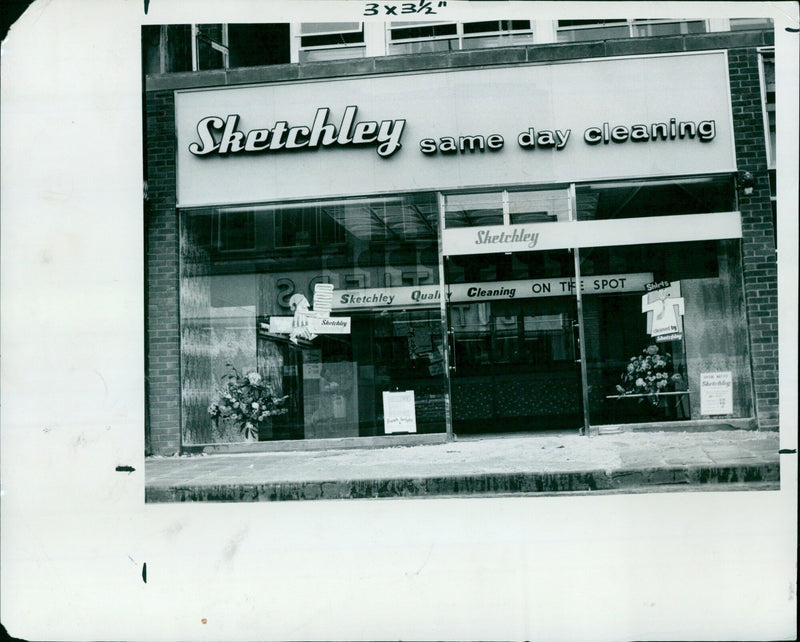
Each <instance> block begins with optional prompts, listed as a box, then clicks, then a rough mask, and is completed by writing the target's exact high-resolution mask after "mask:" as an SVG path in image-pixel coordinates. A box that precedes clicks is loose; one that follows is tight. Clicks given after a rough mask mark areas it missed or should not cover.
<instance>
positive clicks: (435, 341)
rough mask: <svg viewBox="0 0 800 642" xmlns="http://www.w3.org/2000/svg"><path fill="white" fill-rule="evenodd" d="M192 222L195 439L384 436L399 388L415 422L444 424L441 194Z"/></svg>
mask: <svg viewBox="0 0 800 642" xmlns="http://www.w3.org/2000/svg"><path fill="white" fill-rule="evenodd" d="M180 221H181V280H180V304H181V343H182V346H183V348H182V354H181V391H182V392H181V394H182V417H183V424H182V430H183V440H184V443H186V444H199V443H219V442H241V441H249V440H252V439H258V440H262V441H263V440H286V439H316V438H325V437H358V436H374V435H383V434H385V426H384V413H383V392H384V391H395V390H402V391H413V392H414V399H415V407H416V410H415V412H416V415H415V417H416V430H417V432H444V431H445V429H446V426H445V416H444V400H445V397H444V393H445V388H444V368H443V347H442V346H443V341H442V323H441V313H440V304H439V297H438V296H436V295H435V294H434V293H435V292H438V277H439V269H438V207H437V199H436V197H435V195H432V194H421V195H413V196H407V197H387V198H370V199H367V198H361V199H341V200H330V201H315V202H308V203H296V204H285V205H259V206H256V205H254V206H247V207H219V208H204V209H198V210H185V211H182V212H181V213H180ZM412 291H414V292H417V293H418V294H417V295H413V292H412ZM399 296H405V297H406V298H407V301H405V300H404V301H405V302H404V303H403V304H402V305H398V306H394V307H393V306H392V305H391V304H390V303H389V302H390V301H392V300H394V297H399ZM326 315H327V317H326ZM325 318H328V319H330V320H331V321H332V322H336V321H339V323H338V324H337V323H333V325H331V324H330V323H328V322H326V323H323V322H322V321H320V319H325ZM345 319H350V325H349V328H347V327H346V323H345ZM235 404H239V405H238V406H236V405H235ZM242 404H244V405H242ZM253 404H256V405H253ZM248 424H249V426H248Z"/></svg>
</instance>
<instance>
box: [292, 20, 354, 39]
mask: <svg viewBox="0 0 800 642" xmlns="http://www.w3.org/2000/svg"><path fill="white" fill-rule="evenodd" d="M352 31H361V23H360V22H304V23H302V24H301V25H300V33H301V34H302V35H304V36H313V35H320V34H327V33H347V32H352Z"/></svg>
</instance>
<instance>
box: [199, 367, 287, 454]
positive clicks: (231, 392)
mask: <svg viewBox="0 0 800 642" xmlns="http://www.w3.org/2000/svg"><path fill="white" fill-rule="evenodd" d="M227 365H228V368H229V369H230V372H229V373H228V374H226V375H224V376H223V377H222V379H223V381H224V383H223V385H222V387H221V388H219V389H218V390H217V393H218V398H217V401H215V402H213V403H212V404H211V405H210V406H209V407H208V414H209V415H211V418H212V419H213V420H214V422H215V423H217V424H218V422H219V419H220V417H223V418H228V419H230V420H231V421H232V422H233V423H234V424H235V425H236V426H237V428H238V429H239V431H240V432H241V433H242V435H243V436H244V437H245V438H246V439H257V438H258V432H259V428H261V427H263V426H266V425H267V422H268V421H270V417H273V416H274V415H282V414H285V413H286V412H287V408H286V406H285V403H286V399H287V398H288V395H286V396H283V397H278V396H277V395H275V393H274V392H273V390H272V387H271V386H270V385H269V384H267V383H265V382H264V381H263V379H262V378H261V375H260V374H258V373H257V372H248V373H247V374H243V373H240V372H239V370H237V369H236V368H235V367H234V366H233V365H231V364H227Z"/></svg>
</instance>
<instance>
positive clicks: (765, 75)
mask: <svg viewBox="0 0 800 642" xmlns="http://www.w3.org/2000/svg"><path fill="white" fill-rule="evenodd" d="M759 58H760V64H761V103H762V107H763V109H764V130H765V131H764V134H765V136H766V139H767V164H768V166H769V167H770V168H771V169H774V167H775V52H774V51H773V50H764V51H761V52H760V56H759Z"/></svg>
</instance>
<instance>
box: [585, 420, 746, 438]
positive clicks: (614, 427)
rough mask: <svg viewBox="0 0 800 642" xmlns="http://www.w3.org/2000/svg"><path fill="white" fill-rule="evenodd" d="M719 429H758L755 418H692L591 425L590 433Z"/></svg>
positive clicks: (613, 433)
mask: <svg viewBox="0 0 800 642" xmlns="http://www.w3.org/2000/svg"><path fill="white" fill-rule="evenodd" d="M719 430H758V423H757V422H756V420H755V419H694V420H691V421H657V422H650V423H635V424H634V423H631V424H606V425H600V426H592V427H591V431H592V433H593V434H597V435H616V434H619V433H621V432H716V431H719ZM595 431H596V432H595Z"/></svg>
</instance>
